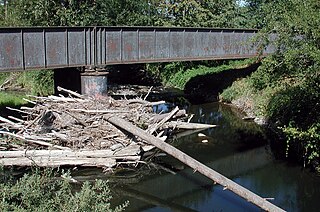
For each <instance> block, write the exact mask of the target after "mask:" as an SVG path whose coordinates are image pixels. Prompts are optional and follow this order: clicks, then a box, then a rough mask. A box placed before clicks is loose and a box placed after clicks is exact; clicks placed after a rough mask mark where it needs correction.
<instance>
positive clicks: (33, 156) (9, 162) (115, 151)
mask: <svg viewBox="0 0 320 212" xmlns="http://www.w3.org/2000/svg"><path fill="white" fill-rule="evenodd" d="M59 89H60V90H63V91H65V92H67V93H68V94H69V95H70V96H68V97H65V96H49V97H34V100H27V101H29V102H30V103H32V104H34V107H22V108H21V109H19V110H17V109H14V110H17V111H19V112H21V113H23V114H24V117H25V119H20V118H16V117H8V119H7V118H4V117H0V121H1V122H2V123H1V124H0V126H1V127H2V129H1V130H0V134H2V136H3V137H2V139H1V140H2V141H1V143H0V148H1V149H0V164H3V165H4V166H33V165H35V166H41V167H47V166H50V167H57V166H97V167H105V168H107V169H112V168H113V167H117V166H119V165H121V164H123V163H125V164H137V163H144V161H143V157H142V156H143V153H145V152H148V151H149V150H151V149H153V148H154V147H157V148H158V149H160V150H162V151H164V152H165V153H168V154H169V155H171V156H173V157H175V158H177V159H178V160H180V161H181V162H183V163H184V164H186V165H188V166H189V167H191V168H192V169H193V170H194V172H196V171H197V172H199V173H201V174H203V175H204V176H206V177H208V178H210V179H211V180H213V183H219V184H220V185H222V186H223V187H224V188H225V189H229V190H231V191H232V192H234V193H236V194H237V195H239V196H241V197H243V198H244V199H246V200H248V201H250V202H252V203H253V204H255V205H257V206H259V207H260V208H262V209H264V210H267V211H283V210H282V209H281V208H279V207H277V206H275V205H273V204H272V203H270V202H268V201H267V200H266V199H264V198H262V197H260V196H258V195H256V194H255V193H253V192H251V191H249V190H248V189H246V188H244V187H242V186H240V185H238V184H237V183H235V182H233V181H231V180H230V179H228V178H226V177H224V176H223V175H222V174H220V173H218V172H216V171H214V170H212V169H211V168H209V167H207V166H206V165H204V164H202V163H200V162H199V161H197V160H196V159H194V158H192V157H190V156H189V155H187V154H185V153H184V152H182V151H180V150H178V149H177V148H175V147H173V146H171V145H170V144H168V143H166V142H165V141H164V140H165V138H166V136H167V135H166V134H165V132H168V131H173V130H176V129H189V130H190V129H191V130H193V131H194V130H196V131H197V130H199V129H206V128H211V127H215V125H208V124H199V123H189V122H184V121H183V120H184V119H187V118H188V117H187V114H186V112H185V111H184V110H179V108H178V107H176V108H174V109H173V110H172V111H171V112H169V113H167V114H160V115H159V114H155V113H153V110H152V106H153V105H156V104H157V103H152V102H148V101H146V100H145V99H136V100H126V99H124V100H114V99H112V98H111V97H103V98H100V99H90V98H86V97H84V96H82V95H80V94H77V93H74V92H72V91H68V90H65V89H62V88H59ZM71 95H73V96H75V97H71ZM160 103H161V104H162V103H163V102H160ZM9 119H11V120H9ZM173 119H174V121H173ZM188 120H190V118H189V119H188ZM169 128H170V129H171V130H168V129H169ZM182 134H183V133H182ZM182 134H181V133H180V135H182ZM185 134H187V133H185Z"/></svg>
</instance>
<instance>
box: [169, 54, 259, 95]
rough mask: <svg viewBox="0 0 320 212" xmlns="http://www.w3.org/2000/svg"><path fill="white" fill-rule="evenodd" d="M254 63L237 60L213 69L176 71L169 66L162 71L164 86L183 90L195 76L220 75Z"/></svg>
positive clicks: (180, 68) (205, 67) (199, 67)
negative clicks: (164, 79) (164, 80)
mask: <svg viewBox="0 0 320 212" xmlns="http://www.w3.org/2000/svg"><path fill="white" fill-rule="evenodd" d="M254 61H255V59H246V60H237V61H229V62H227V64H222V65H218V66H214V67H208V66H204V65H199V66H195V67H192V68H189V69H184V68H182V67H179V68H178V70H172V68H175V67H174V66H173V65H171V64H169V65H168V66H167V67H165V68H164V70H163V71H164V72H167V74H164V75H166V82H165V84H166V85H168V86H172V87H175V88H179V89H181V90H183V89H184V88H185V85H186V84H187V83H188V82H189V81H190V80H191V79H192V78H194V77H196V76H200V75H207V74H213V73H220V72H223V71H225V70H229V69H239V68H244V67H246V66H248V65H249V64H252V63H253V62H254ZM172 66H173V67H172Z"/></svg>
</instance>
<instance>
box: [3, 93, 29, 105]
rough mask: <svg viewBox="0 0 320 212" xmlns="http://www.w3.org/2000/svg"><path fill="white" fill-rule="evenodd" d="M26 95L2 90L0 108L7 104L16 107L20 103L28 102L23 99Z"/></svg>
mask: <svg viewBox="0 0 320 212" xmlns="http://www.w3.org/2000/svg"><path fill="white" fill-rule="evenodd" d="M25 97H26V96H25V95H23V94H21V95H20V94H14V95H12V94H10V93H8V92H0V108H1V107H5V106H10V107H16V106H18V105H22V104H26V103H27V102H26V101H24V100H23V98H25Z"/></svg>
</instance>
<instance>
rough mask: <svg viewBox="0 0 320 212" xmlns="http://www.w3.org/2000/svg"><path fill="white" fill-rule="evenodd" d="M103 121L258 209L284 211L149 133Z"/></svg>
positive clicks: (120, 122) (123, 123)
mask: <svg viewBox="0 0 320 212" xmlns="http://www.w3.org/2000/svg"><path fill="white" fill-rule="evenodd" d="M105 119H106V120H107V121H109V122H110V123H112V124H114V125H115V126H117V127H119V128H122V129H124V130H126V131H127V132H129V133H131V134H133V135H136V136H138V137H140V138H142V139H143V140H145V141H147V142H149V143H150V144H153V145H154V146H156V147H158V148H159V149H161V150H162V151H164V152H166V153H168V154H170V155H172V156H173V157H175V158H177V159H178V160H180V161H181V162H183V163H184V164H186V165H188V166H189V167H191V168H192V169H194V170H195V171H198V172H200V173H201V174H203V175H204V176H206V177H208V178H210V179H211V180H213V181H214V182H216V183H219V184H220V185H222V186H224V187H225V188H226V189H229V190H230V191H232V192H234V193H235V194H237V195H239V196H240V197H242V198H244V199H246V200H248V201H249V202H252V203H253V204H255V205H257V206H258V207H260V208H262V209H264V210H266V211H284V210H282V209H281V208H279V207H277V206H275V205H273V204H272V203H270V202H268V201H267V200H266V199H263V198H262V197H260V196H258V195H257V194H255V193H253V192H251V191H250V190H248V189H246V188H244V187H242V186H240V185H238V184H237V183H235V182H233V181H232V180H230V179H228V178H227V177H225V176H223V175H222V174H220V173H218V172H216V171H214V170H213V169H211V168H209V167H207V166H206V165H204V164H202V163H200V162H199V161H197V160H195V159H194V158H192V157H190V156H189V155H187V154H185V153H184V152H182V151H180V150H179V149H177V148H175V147H173V146H171V145H170V144H168V143H165V142H163V141H162V140H161V139H159V138H157V137H155V136H153V135H150V134H149V133H147V132H145V131H144V130H142V129H140V128H138V127H136V126H134V125H133V124H131V123H129V122H127V121H125V120H123V119H121V118H118V117H115V116H105Z"/></svg>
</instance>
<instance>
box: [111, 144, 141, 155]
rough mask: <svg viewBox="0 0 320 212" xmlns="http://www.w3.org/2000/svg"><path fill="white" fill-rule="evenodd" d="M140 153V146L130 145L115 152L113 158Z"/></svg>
mask: <svg viewBox="0 0 320 212" xmlns="http://www.w3.org/2000/svg"><path fill="white" fill-rule="evenodd" d="M140 153H141V146H140V145H138V144H131V145H129V146H127V147H125V148H122V149H120V150H119V151H117V152H115V153H114V156H128V155H139V154H140Z"/></svg>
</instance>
